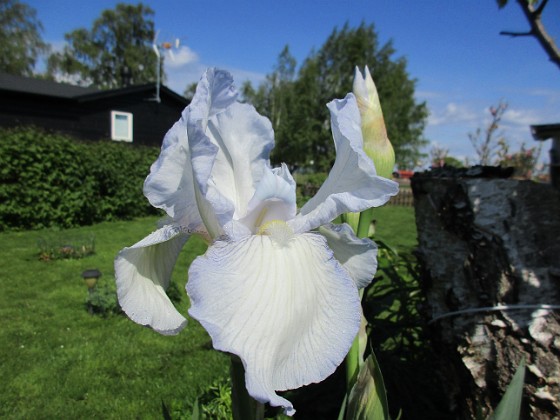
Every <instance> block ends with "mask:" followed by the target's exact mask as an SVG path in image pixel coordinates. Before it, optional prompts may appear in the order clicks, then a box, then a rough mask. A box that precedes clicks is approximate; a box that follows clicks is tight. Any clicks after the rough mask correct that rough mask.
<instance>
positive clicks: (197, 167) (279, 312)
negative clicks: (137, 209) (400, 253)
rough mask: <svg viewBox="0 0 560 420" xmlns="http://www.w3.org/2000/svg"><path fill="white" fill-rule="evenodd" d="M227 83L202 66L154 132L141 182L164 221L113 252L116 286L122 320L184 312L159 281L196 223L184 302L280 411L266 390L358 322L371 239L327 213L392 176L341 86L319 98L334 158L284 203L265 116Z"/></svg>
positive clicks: (302, 374) (316, 365) (375, 201)
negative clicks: (378, 161) (196, 243)
mask: <svg viewBox="0 0 560 420" xmlns="http://www.w3.org/2000/svg"><path fill="white" fill-rule="evenodd" d="M232 84H233V81H232V78H231V76H230V75H229V74H228V73H226V72H223V71H218V70H214V69H209V70H207V72H206V73H205V74H204V76H203V77H202V79H201V81H200V83H199V85H198V87H197V91H196V94H195V96H194V97H193V100H192V103H191V104H190V105H189V106H188V107H187V108H186V109H185V111H184V112H183V115H182V118H181V120H180V121H178V122H177V123H176V124H175V125H174V126H173V128H172V129H171V130H170V131H169V132H168V133H167V135H166V136H165V139H164V142H163V146H162V151H161V154H160V156H159V158H158V160H157V161H156V162H155V163H154V164H153V165H152V168H151V173H150V175H149V176H148V178H147V179H146V182H145V185H144V193H145V195H146V197H147V198H148V200H149V201H150V203H151V204H152V205H154V206H155V207H158V208H161V209H163V210H165V211H166V212H167V214H168V216H169V221H168V223H167V224H166V225H165V226H163V227H161V228H160V229H158V230H157V231H155V232H154V233H152V234H151V235H149V236H148V237H146V238H145V239H143V240H142V241H140V242H138V243H137V244H135V245H133V246H132V247H130V248H125V249H123V250H122V251H121V252H120V253H119V255H118V256H117V259H116V261H115V270H116V278H117V291H118V295H119V301H120V303H121V306H122V308H123V310H124V311H125V312H126V313H127V315H128V316H129V317H130V318H131V319H132V320H134V321H136V322H138V323H140V324H142V325H148V326H150V327H151V328H153V329H154V330H156V331H158V332H160V333H162V334H175V333H177V332H178V331H179V330H181V329H182V328H183V327H184V326H185V324H186V320H185V318H184V317H183V316H182V315H181V314H179V312H177V310H176V309H175V308H174V307H173V305H172V304H171V302H170V300H169V299H168V298H167V296H166V295H165V292H164V289H165V288H166V287H167V286H168V284H169V277H170V274H171V271H172V269H173V265H174V263H175V260H176V258H177V256H178V254H179V251H180V250H181V248H182V246H183V245H184V244H185V242H186V241H187V239H188V237H189V235H191V234H193V233H198V234H202V235H204V236H205V237H207V238H208V240H209V241H210V242H211V246H210V248H209V249H208V251H207V252H206V254H205V255H203V256H200V257H198V258H197V259H196V260H195V261H194V262H193V263H192V265H191V267H190V269H189V282H188V284H187V293H188V295H189V297H190V299H191V308H190V309H189V314H190V315H191V316H192V317H193V318H195V319H197V320H198V321H200V323H201V324H202V325H203V326H204V327H205V328H206V330H207V331H208V333H209V334H210V336H211V337H212V340H213V344H214V347H215V348H216V349H218V350H222V351H224V352H229V353H233V354H235V355H237V356H239V358H240V359H241V361H242V362H243V365H244V367H245V372H246V386H247V389H248V391H249V393H250V394H251V395H252V396H253V397H254V398H255V399H257V400H258V401H260V402H269V403H270V404H272V405H274V406H282V407H284V409H285V411H286V413H287V414H290V415H291V414H293V413H294V412H295V410H294V409H293V406H292V404H291V403H290V402H289V401H288V400H286V399H284V398H282V397H280V396H279V395H277V394H276V391H278V390H286V389H293V388H297V387H300V386H303V385H306V384H309V383H312V382H319V381H322V380H323V379H325V378H326V377H327V376H329V375H330V374H331V373H332V372H333V371H334V370H335V368H336V367H337V366H338V365H339V364H340V363H341V362H342V360H343V359H344V357H345V355H346V353H347V352H348V349H349V348H350V345H351V343H352V341H353V339H354V337H355V335H356V333H357V331H358V328H359V326H360V315H361V307H360V299H359V294H358V288H361V287H364V286H366V285H367V284H368V283H369V282H370V281H371V279H372V278H373V275H374V273H375V271H376V266H377V261H376V252H377V249H376V247H375V244H374V243H373V242H372V241H370V240H368V239H358V238H357V237H356V236H355V235H354V234H353V232H352V230H351V229H350V228H349V227H348V226H347V225H342V226H334V225H330V224H329V223H330V222H331V221H332V220H333V219H334V218H335V217H337V216H338V215H340V214H342V213H345V212H358V211H362V210H364V209H367V208H369V207H373V206H379V205H382V204H384V203H385V202H386V201H387V200H388V199H389V198H390V196H392V195H395V194H396V193H397V185H396V184H395V183H394V182H392V181H389V180H387V179H385V178H381V177H378V176H377V175H376V172H375V167H374V165H373V163H372V162H371V160H370V159H369V158H368V157H367V156H366V155H365V153H364V152H363V150H362V133H361V128H360V113H359V111H358V107H357V104H356V99H355V97H354V96H353V95H352V94H348V96H347V97H346V98H345V99H343V100H335V101H333V102H331V103H330V104H329V105H328V107H329V109H330V112H331V119H332V121H331V125H332V131H333V136H334V140H335V143H336V150H337V156H336V161H335V163H334V166H333V168H332V170H331V172H330V174H329V176H328V178H327V180H326V181H325V183H324V184H323V186H322V187H321V189H320V190H319V191H318V193H317V194H316V196H315V197H313V198H312V199H311V200H310V201H309V202H308V203H307V204H306V205H305V206H303V208H302V209H301V210H300V212H299V213H297V211H296V210H297V209H296V192H295V188H296V185H295V182H294V180H293V178H292V176H291V175H290V172H289V171H288V169H287V167H286V166H285V165H282V166H281V167H280V168H271V167H270V163H269V160H268V158H269V154H270V151H271V149H272V147H273V145H274V139H273V132H272V128H271V125H270V122H269V121H268V120H267V119H266V118H264V117H262V116H260V115H259V114H258V113H257V112H256V111H255V109H254V108H253V107H252V106H250V105H247V104H241V103H239V102H237V101H236V95H237V93H236V91H235V90H234V89H233V87H232ZM314 229H319V230H318V232H317V231H315V232H312V230H314Z"/></svg>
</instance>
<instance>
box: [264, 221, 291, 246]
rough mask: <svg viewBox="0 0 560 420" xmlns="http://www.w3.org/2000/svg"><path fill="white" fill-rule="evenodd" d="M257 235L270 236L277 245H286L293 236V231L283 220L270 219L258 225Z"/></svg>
mask: <svg viewBox="0 0 560 420" xmlns="http://www.w3.org/2000/svg"><path fill="white" fill-rule="evenodd" d="M257 234H258V235H267V236H270V237H271V239H272V240H274V241H275V242H276V243H278V244H279V245H282V246H285V245H287V244H288V243H289V242H290V241H291V240H292V238H293V237H294V231H293V230H292V228H291V227H290V226H288V224H287V223H286V222H284V221H283V220H270V221H268V222H266V223H264V224H263V225H262V226H261V227H259V231H258V233H257Z"/></svg>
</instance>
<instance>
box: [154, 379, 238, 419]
mask: <svg viewBox="0 0 560 420" xmlns="http://www.w3.org/2000/svg"><path fill="white" fill-rule="evenodd" d="M163 407H164V413H165V414H164V417H166V415H167V416H168V418H171V419H174V420H194V419H195V418H196V419H199V420H210V419H212V420H230V419H232V418H233V413H232V407H231V383H230V380H229V378H222V379H218V380H216V381H214V382H212V384H211V385H210V386H209V387H207V388H205V389H204V390H203V391H202V393H201V394H200V396H199V397H198V398H197V399H196V401H195V402H194V404H193V406H192V408H189V407H188V405H187V404H186V403H185V402H182V401H177V400H175V401H172V402H171V404H170V407H167V406H166V405H165V404H164V405H163ZM195 412H196V415H193V414H192V413H195Z"/></svg>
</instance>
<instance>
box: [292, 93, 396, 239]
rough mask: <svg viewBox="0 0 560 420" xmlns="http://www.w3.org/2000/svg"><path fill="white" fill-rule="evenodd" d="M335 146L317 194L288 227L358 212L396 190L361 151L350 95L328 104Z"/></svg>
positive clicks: (304, 227)
mask: <svg viewBox="0 0 560 420" xmlns="http://www.w3.org/2000/svg"><path fill="white" fill-rule="evenodd" d="M328 107H329V110H330V112H331V128H332V132H333V137H334V140H335V145H336V159H335V162H334V166H333V167H332V169H331V171H330V173H329V176H328V177H327V179H326V181H325V182H324V184H323V185H322V186H321V188H320V189H319V191H318V192H317V194H315V196H314V197H313V198H311V200H309V201H308V202H307V203H306V204H305V205H304V206H303V207H302V209H301V211H300V214H299V215H298V217H296V218H295V219H294V220H293V221H291V222H290V226H292V228H293V229H294V231H295V232H305V231H308V230H311V229H315V228H317V227H319V226H321V225H323V224H325V223H329V222H330V221H332V220H334V218H336V217H337V216H338V215H340V214H342V213H347V212H360V211H362V210H365V209H367V208H371V207H377V206H381V205H383V204H385V203H386V202H387V201H388V200H389V198H391V196H394V195H396V194H397V192H398V184H397V183H396V182H394V181H391V180H388V179H386V178H382V177H379V176H377V175H376V172H375V167H374V165H373V162H372V161H371V159H369V158H368V157H367V155H366V154H365V153H364V151H363V144H362V130H361V126H360V121H361V120H360V112H359V111H358V106H357V104H356V98H355V97H354V95H353V94H348V95H347V96H346V98H345V99H343V100H335V101H332V102H330V103H329V104H328Z"/></svg>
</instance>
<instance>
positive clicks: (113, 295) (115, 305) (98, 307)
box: [86, 278, 121, 317]
mask: <svg viewBox="0 0 560 420" xmlns="http://www.w3.org/2000/svg"><path fill="white" fill-rule="evenodd" d="M86 307H87V310H88V312H89V313H91V314H96V315H101V316H103V317H107V316H109V315H111V314H119V313H121V307H120V306H119V302H118V300H117V291H116V286H115V279H114V278H110V279H104V280H103V279H100V280H98V282H97V285H96V286H95V287H93V288H91V289H89V293H88V297H87V299H86Z"/></svg>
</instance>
